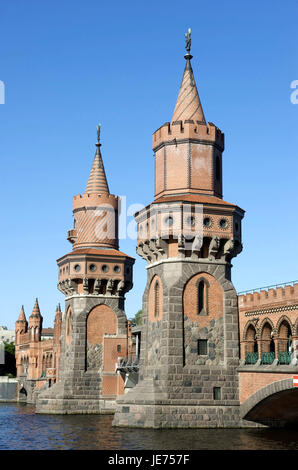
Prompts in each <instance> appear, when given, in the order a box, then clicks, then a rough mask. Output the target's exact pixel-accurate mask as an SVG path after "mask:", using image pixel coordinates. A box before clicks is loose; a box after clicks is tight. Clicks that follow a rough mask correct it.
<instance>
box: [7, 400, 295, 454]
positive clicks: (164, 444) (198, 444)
mask: <svg viewBox="0 0 298 470" xmlns="http://www.w3.org/2000/svg"><path fill="white" fill-rule="evenodd" d="M112 419H113V417H112V416H110V415H36V414H35V413H34V407H32V406H30V405H21V404H4V403H2V404H0V449H9V450H13V449H18V450H21V449H26V450H37V449H40V450H46V449H47V450H69V449H73V450H77V449H90V450H91V449H102V450H125V449H129V450H143V449H148V450H175V449H176V450H281V449H288V450H297V449H298V431H297V430H283V429H280V430H278V429H224V430H223V429H184V430H182V429H178V430H175V429H170V430H167V429H163V430H153V429H124V428H114V427H112V426H111V423H112Z"/></svg>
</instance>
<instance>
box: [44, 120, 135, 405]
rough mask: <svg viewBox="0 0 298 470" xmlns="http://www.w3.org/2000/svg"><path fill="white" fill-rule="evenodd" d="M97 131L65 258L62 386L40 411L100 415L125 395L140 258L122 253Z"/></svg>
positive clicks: (113, 199)
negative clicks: (122, 362)
mask: <svg viewBox="0 0 298 470" xmlns="http://www.w3.org/2000/svg"><path fill="white" fill-rule="evenodd" d="M100 147H101V144H100V128H99V126H98V129H97V143H96V153H95V157H94V161H93V165H92V169H91V173H90V177H89V180H88V184H87V187H86V191H85V192H84V194H83V195H77V196H74V198H73V215H74V228H73V229H72V230H69V232H68V240H69V241H70V242H71V243H72V245H73V251H72V252H70V253H68V254H66V255H64V256H62V258H59V259H58V261H57V263H58V268H59V277H58V289H59V290H60V291H61V292H63V293H64V295H65V314H64V316H63V321H62V330H61V335H62V340H61V360H60V365H59V367H60V371H59V382H58V383H57V384H55V385H54V386H53V387H52V388H51V389H49V390H46V391H44V392H41V393H40V395H39V397H38V401H37V407H36V411H37V412H39V413H99V412H101V411H105V412H106V411H107V410H111V409H113V407H114V403H115V398H116V396H117V394H119V393H123V386H124V384H123V379H122V378H121V376H120V375H118V374H117V373H116V370H115V363H117V361H118V358H121V357H122V358H125V357H126V355H127V350H126V349H127V321H126V315H125V312H124V299H125V297H124V296H125V293H126V292H127V291H129V290H130V289H131V288H132V267H133V264H134V259H133V258H131V257H130V256H127V255H126V254H124V253H122V252H120V251H119V250H118V202H119V201H118V199H119V198H118V197H117V196H114V195H113V194H110V192H109V187H108V183H107V178H106V174H105V170H104V166H103V160H102V155H101V151H100Z"/></svg>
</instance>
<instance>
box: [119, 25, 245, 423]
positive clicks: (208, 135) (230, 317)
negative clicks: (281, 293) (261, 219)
mask: <svg viewBox="0 0 298 470" xmlns="http://www.w3.org/2000/svg"><path fill="white" fill-rule="evenodd" d="M190 40H191V38H190V31H189V32H188V34H187V35H186V51H187V52H186V54H185V56H184V57H185V60H186V64H185V69H184V73H183V78H182V83H181V86H180V90H179V94H178V99H177V102H176V106H175V109H174V114H173V117H172V120H171V122H167V123H166V124H164V125H163V126H161V127H160V128H159V129H158V130H157V131H156V132H154V134H153V151H154V155H155V199H154V202H153V203H152V204H150V205H149V206H147V207H146V208H144V209H143V210H141V211H140V212H138V213H137V214H136V216H135V219H136V222H137V226H138V242H137V243H138V245H137V252H138V254H139V255H140V256H141V257H142V258H144V259H145V260H146V261H147V263H148V265H147V273H148V277H147V285H146V288H145V292H144V296H143V323H142V341H141V354H140V371H139V383H138V385H137V386H136V387H135V388H134V389H132V390H131V391H130V392H128V393H127V394H126V395H125V396H123V397H121V398H119V399H118V400H117V408H116V413H115V417H114V425H116V426H136V427H228V426H238V425H241V423H240V421H239V397H238V382H237V373H236V369H237V366H238V365H239V350H238V348H239V343H238V312H237V295H236V292H235V289H234V287H233V284H232V282H231V267H232V265H231V260H232V258H233V257H234V256H236V255H237V254H238V253H239V252H240V251H241V249H242V245H241V219H242V218H243V215H244V211H243V210H242V209H240V208H239V207H237V206H236V205H233V204H230V203H228V202H225V201H224V200H223V199H222V153H223V150H224V134H223V133H222V132H221V131H220V130H219V129H218V128H217V127H216V126H215V125H214V124H212V123H210V122H209V123H206V121H205V117H204V113H203V108H202V105H201V101H200V98H199V94H198V90H197V87H196V83H195V79H194V74H193V70H192V66H191V59H192V56H191V54H190Z"/></svg>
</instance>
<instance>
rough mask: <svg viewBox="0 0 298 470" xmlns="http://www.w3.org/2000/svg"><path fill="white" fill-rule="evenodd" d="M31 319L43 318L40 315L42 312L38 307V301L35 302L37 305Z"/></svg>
mask: <svg viewBox="0 0 298 470" xmlns="http://www.w3.org/2000/svg"><path fill="white" fill-rule="evenodd" d="M30 317H41V315H40V310H39V305H38V299H36V300H35V304H34V307H33V310H32V313H31V315H30Z"/></svg>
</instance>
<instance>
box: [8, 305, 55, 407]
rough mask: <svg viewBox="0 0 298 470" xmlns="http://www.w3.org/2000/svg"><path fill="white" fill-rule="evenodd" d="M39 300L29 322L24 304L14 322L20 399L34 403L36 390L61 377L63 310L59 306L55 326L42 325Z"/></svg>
mask: <svg viewBox="0 0 298 470" xmlns="http://www.w3.org/2000/svg"><path fill="white" fill-rule="evenodd" d="M42 321H43V318H42V315H41V313H40V309H39V305H38V300H37V299H36V301H35V304H34V307H33V310H32V313H31V315H30V317H29V322H28V321H27V319H26V315H25V311H24V307H22V308H21V311H20V314H19V317H18V320H17V321H16V324H15V356H16V368H17V377H18V378H19V392H20V399H23V400H26V401H28V402H34V401H35V399H36V394H37V393H36V392H38V391H39V390H40V389H41V388H42V387H49V386H51V385H53V384H55V383H56V382H57V381H58V380H59V372H60V371H59V366H60V352H61V342H60V336H61V325H62V312H61V308H60V305H58V306H57V309H56V314H55V321H54V328H53V329H52V328H43V327H42Z"/></svg>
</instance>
